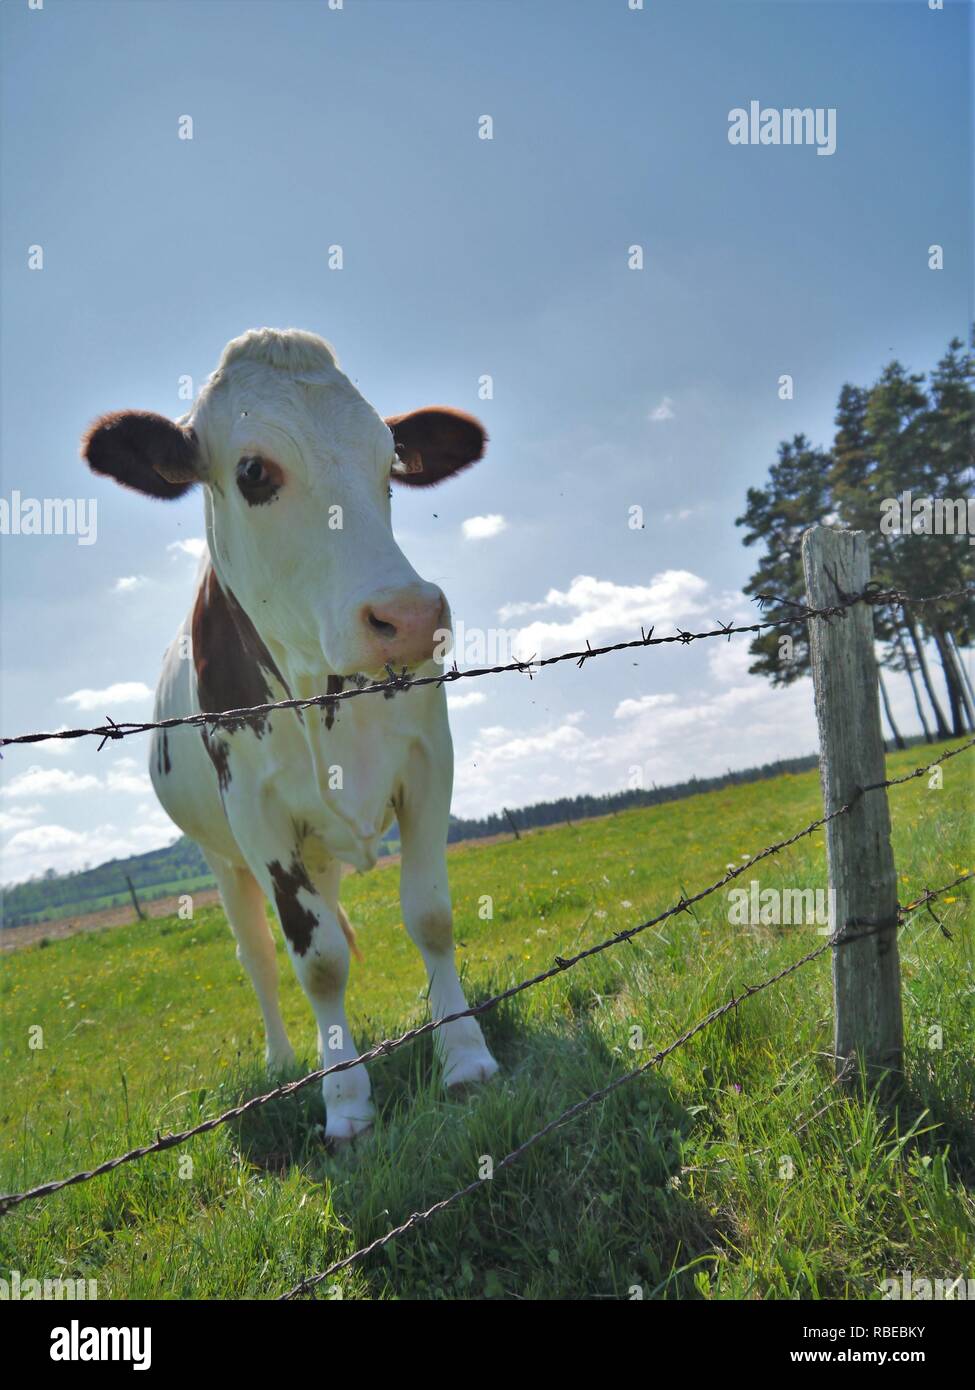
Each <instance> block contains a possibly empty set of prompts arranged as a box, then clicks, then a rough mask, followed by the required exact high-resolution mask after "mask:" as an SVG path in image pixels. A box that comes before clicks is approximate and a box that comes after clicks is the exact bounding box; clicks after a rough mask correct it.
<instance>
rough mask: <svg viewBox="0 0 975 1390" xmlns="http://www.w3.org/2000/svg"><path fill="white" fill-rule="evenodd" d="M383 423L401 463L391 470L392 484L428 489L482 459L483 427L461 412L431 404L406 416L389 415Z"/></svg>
mask: <svg viewBox="0 0 975 1390" xmlns="http://www.w3.org/2000/svg"><path fill="white" fill-rule="evenodd" d="M386 424H387V425H388V426H389V428H390V429H391V430H392V431H393V438H394V440H395V441H396V452H397V454H398V455H399V460H400V461H399V464H398V465H394V467H393V473H392V477H393V480H394V482H397V483H406V484H407V485H408V486H409V487H430V486H431V484H433V483H439V482H441V481H442V479H444V478H449V477H450V475H451V474H452V473H459V472H460V470H461V469H462V468H468V467H469V466H470V465H471V464H472V463H476V462H477V460H478V459H479V458H483V457H484V446H485V444H486V443H487V435H486V434H485V432H484V426H483V425H482V424H481V422H480V420H475V419H474V416H473V415H465V413H464V412H463V411H462V410H451V409H450V407H449V406H445V405H430V406H426V407H425V408H424V409H423V410H413V411H411V412H410V414H409V415H391V416H390V417H389V418H388V419H387V421H386Z"/></svg>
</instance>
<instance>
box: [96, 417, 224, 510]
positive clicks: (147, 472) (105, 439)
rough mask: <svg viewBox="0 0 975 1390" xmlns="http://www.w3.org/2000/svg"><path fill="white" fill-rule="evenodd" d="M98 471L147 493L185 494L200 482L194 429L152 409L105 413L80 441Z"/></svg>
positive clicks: (149, 495) (157, 494)
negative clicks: (168, 418) (155, 413)
mask: <svg viewBox="0 0 975 1390" xmlns="http://www.w3.org/2000/svg"><path fill="white" fill-rule="evenodd" d="M81 453H82V456H83V457H84V458H86V459H87V460H88V466H89V467H90V468H91V470H92V472H94V473H104V474H105V475H106V476H107V477H109V478H114V479H115V481H116V482H117V483H121V484H122V485H123V486H124V487H130V488H134V489H135V491H136V492H143V493H145V494H146V496H147V497H165V498H176V497H182V496H183V494H184V492H186V491H188V489H189V488H191V487H192V486H193V484H194V483H198V482H199V481H200V475H199V471H198V467H197V465H198V459H199V451H198V448H197V442H196V435H195V434H194V433H193V431H192V429H189V428H187V427H185V426H183V425H177V424H176V423H175V422H174V421H173V420H167V419H166V417H165V416H164V415H154V414H152V412H151V411H148V410H117V411H113V412H112V413H111V414H109V415H102V416H101V417H100V418H99V419H98V420H96V421H95V423H94V424H93V425H92V427H91V429H89V431H88V433H87V434H86V435H85V437H84V439H83V440H82V442H81Z"/></svg>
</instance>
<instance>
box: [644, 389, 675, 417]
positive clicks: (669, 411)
mask: <svg viewBox="0 0 975 1390" xmlns="http://www.w3.org/2000/svg"><path fill="white" fill-rule="evenodd" d="M649 418H650V419H651V420H653V421H654V423H656V424H659V423H660V421H661V420H673V418H674V402H673V401H672V400H671V399H670V397H669V396H664V398H663V400H662V401H661V402H660V404H659V405H658V406H657V407H656V409H655V410H651V412H650V415H649Z"/></svg>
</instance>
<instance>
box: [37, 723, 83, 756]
mask: <svg viewBox="0 0 975 1390" xmlns="http://www.w3.org/2000/svg"><path fill="white" fill-rule="evenodd" d="M67 727H68V726H67V724H59V725H58V729H59V730H60V729H66V728H67ZM75 747H76V743H75V741H74V740H72V739H67V738H44V739H41V741H40V743H32V744H31V751H32V752H34V753H50V754H51V756H52V757H55V758H66V757H67V756H68V754H69V753H70V752H71V751H72V749H73V748H75Z"/></svg>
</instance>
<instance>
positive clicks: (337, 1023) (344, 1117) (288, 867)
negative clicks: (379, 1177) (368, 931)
mask: <svg viewBox="0 0 975 1390" xmlns="http://www.w3.org/2000/svg"><path fill="white" fill-rule="evenodd" d="M265 853H266V851H265ZM335 874H336V879H337V874H338V867H337V866H336V868H335ZM262 883H263V886H264V888H265V892H266V893H267V895H268V897H269V898H270V899H271V901H272V902H273V903H274V906H275V909H276V911H277V914H278V920H279V921H280V923H281V930H282V932H283V933H284V938H285V942H286V943H287V947H288V954H289V955H290V957H291V961H292V964H293V965H294V968H295V974H296V975H297V976H298V979H299V981H300V983H301V987H302V989H303V990H304V991H305V993H306V994H307V996H308V999H309V1001H310V1003H311V1006H312V1009H313V1010H314V1012H315V1018H316V1019H317V1021H318V1034H319V1044H320V1048H321V1059H322V1066H323V1067H329V1066H332V1065H333V1064H334V1063H335V1062H343V1061H345V1060H346V1059H348V1058H351V1057H355V1056H357V1055H358V1054H357V1051H356V1046H355V1042H354V1041H353V1038H352V1030H351V1029H350V1027H349V1021H348V1019H347V1018H346V1015H345V985H346V981H347V979H348V977H349V943H348V941H347V940H346V937H345V933H344V932H343V931H342V927H341V924H340V922H339V919H338V915H337V913H336V912H335V908H334V901H337V899H335V900H333V902H329V901H328V897H329V896H331V895H330V894H327V890H326V892H324V893H323V892H322V891H321V890H322V888H323V887H325V885H324V884H323V883H322V881H321V877H320V876H319V875H316V879H314V880H313V879H312V876H311V875H310V873H309V872H308V870H307V869H306V867H305V864H304V862H303V860H302V858H301V855H300V846H297V845H295V844H291V845H288V846H287V847H286V848H282V852H281V853H280V855H278V856H276V857H271V858H269V859H268V860H267V862H266V863H265V865H264V868H263V875H262ZM322 1094H323V1096H324V1098H325V1138H326V1140H328V1141H329V1142H332V1143H343V1142H345V1141H347V1140H349V1139H354V1138H355V1137H356V1135H357V1134H361V1133H363V1131H365V1130H367V1129H369V1127H370V1126H371V1124H372V1121H373V1114H374V1111H373V1105H372V1101H371V1099H370V1086H369V1075H368V1073H367V1072H366V1069H365V1067H364V1066H362V1065H359V1066H357V1067H351V1068H350V1069H349V1070H348V1071H343V1072H338V1073H335V1074H333V1075H331V1076H326V1077H325V1079H324V1081H323V1082H322Z"/></svg>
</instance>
